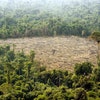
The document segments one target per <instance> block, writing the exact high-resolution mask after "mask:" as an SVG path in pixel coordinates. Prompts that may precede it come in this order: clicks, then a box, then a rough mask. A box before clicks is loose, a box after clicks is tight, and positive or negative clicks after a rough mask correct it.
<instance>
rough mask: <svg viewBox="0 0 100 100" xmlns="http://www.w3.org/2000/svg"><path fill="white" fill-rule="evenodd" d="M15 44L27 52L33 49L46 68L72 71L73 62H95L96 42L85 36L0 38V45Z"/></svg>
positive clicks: (17, 48)
mask: <svg viewBox="0 0 100 100" xmlns="http://www.w3.org/2000/svg"><path fill="white" fill-rule="evenodd" d="M4 44H10V45H11V46H12V44H15V45H16V50H17V51H20V50H22V49H23V50H24V51H25V53H29V51H30V50H34V51H35V53H36V57H35V59H36V60H38V61H40V62H41V63H42V64H44V65H47V68H48V69H56V68H60V69H67V70H70V71H72V70H73V66H74V64H75V63H79V62H84V61H91V62H93V63H94V64H96V56H97V44H96V43H95V42H94V41H90V40H88V39H86V38H79V37H75V36H71V37H33V38H19V39H7V40H0V45H4Z"/></svg>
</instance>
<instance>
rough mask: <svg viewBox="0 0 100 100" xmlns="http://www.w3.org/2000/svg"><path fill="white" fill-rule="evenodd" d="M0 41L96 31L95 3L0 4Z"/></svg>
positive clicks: (31, 0) (99, 11)
mask: <svg viewBox="0 0 100 100" xmlns="http://www.w3.org/2000/svg"><path fill="white" fill-rule="evenodd" d="M0 9H1V10H0V38H17V37H32V36H56V35H76V36H82V34H84V36H88V35H89V34H90V33H91V32H93V31H99V30H100V2H99V0H92V1H90V0H87V1H84V0H69V1H67V0H54V1H53V0H44V1H42V0H22V1H19V0H4V1H1V3H0Z"/></svg>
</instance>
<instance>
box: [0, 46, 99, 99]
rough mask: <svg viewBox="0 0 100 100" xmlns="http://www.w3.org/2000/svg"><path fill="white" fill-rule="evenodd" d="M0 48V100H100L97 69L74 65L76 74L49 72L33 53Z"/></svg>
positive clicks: (87, 63) (8, 47)
mask: <svg viewBox="0 0 100 100" xmlns="http://www.w3.org/2000/svg"><path fill="white" fill-rule="evenodd" d="M14 51H15V50H14V49H13V50H11V49H10V46H3V47H2V46H1V47H0V100H100V77H99V76H100V68H99V67H96V69H95V68H93V65H92V64H91V63H90V62H84V63H82V64H76V65H75V68H74V69H75V73H69V72H68V71H66V70H65V71H63V70H49V71H47V70H46V68H45V67H44V66H41V64H40V63H39V62H37V61H35V60H34V57H35V53H34V51H31V52H30V54H29V55H25V54H24V52H23V51H21V52H14Z"/></svg>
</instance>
